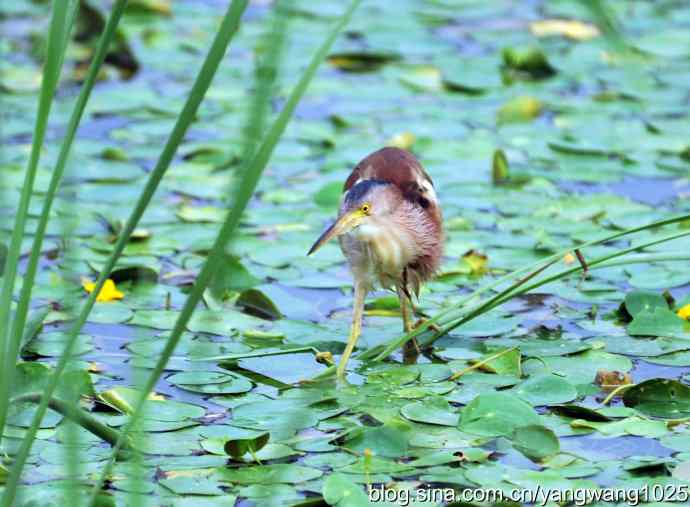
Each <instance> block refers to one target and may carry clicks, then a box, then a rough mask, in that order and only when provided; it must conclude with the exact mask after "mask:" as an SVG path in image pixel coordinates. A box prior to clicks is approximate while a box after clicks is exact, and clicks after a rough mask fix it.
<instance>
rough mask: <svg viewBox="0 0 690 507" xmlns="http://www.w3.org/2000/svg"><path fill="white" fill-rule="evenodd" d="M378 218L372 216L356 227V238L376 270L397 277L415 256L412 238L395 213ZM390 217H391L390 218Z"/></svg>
mask: <svg viewBox="0 0 690 507" xmlns="http://www.w3.org/2000/svg"><path fill="white" fill-rule="evenodd" d="M386 218H387V219H386V220H378V219H377V218H376V217H372V219H371V220H369V221H367V223H365V224H362V225H361V226H360V227H359V228H358V229H357V239H359V240H360V241H361V242H362V243H364V244H365V245H366V246H367V248H368V250H369V252H370V255H371V256H372V257H373V258H372V261H373V262H374V264H375V267H376V271H379V272H380V273H382V274H386V275H388V276H391V277H398V276H400V274H401V273H402V271H403V269H404V268H405V266H407V264H409V263H410V262H411V261H412V260H413V259H414V258H415V256H416V253H417V251H416V250H417V249H416V246H415V242H414V238H413V237H412V236H411V235H410V233H409V232H408V231H407V230H406V229H405V227H404V224H402V223H400V222H399V221H398V220H397V219H396V217H395V215H391V216H389V217H386ZM391 218H392V219H391Z"/></svg>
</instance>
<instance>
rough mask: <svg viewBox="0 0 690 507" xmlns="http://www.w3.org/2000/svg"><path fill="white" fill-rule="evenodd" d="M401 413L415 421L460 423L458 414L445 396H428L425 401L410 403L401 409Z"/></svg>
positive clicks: (447, 424)
mask: <svg viewBox="0 0 690 507" xmlns="http://www.w3.org/2000/svg"><path fill="white" fill-rule="evenodd" d="M400 413H401V414H402V415H403V416H405V417H406V418H407V419H409V420H410V421H415V422H421V423H427V424H439V425H441V426H457V424H458V414H457V413H456V412H455V411H453V410H452V408H451V406H450V405H449V404H448V402H447V401H446V400H444V399H443V398H427V399H425V400H424V401H417V402H413V403H408V404H407V405H404V406H403V407H402V408H401V409H400Z"/></svg>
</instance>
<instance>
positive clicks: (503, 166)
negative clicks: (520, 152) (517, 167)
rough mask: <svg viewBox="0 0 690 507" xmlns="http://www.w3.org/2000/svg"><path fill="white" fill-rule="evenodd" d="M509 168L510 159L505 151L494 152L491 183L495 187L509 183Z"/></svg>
mask: <svg viewBox="0 0 690 507" xmlns="http://www.w3.org/2000/svg"><path fill="white" fill-rule="evenodd" d="M508 176H509V168H508V159H507V158H506V154H505V152H504V151H503V150H496V151H494V156H493V159H492V163H491V181H492V182H493V184H494V185H500V184H502V183H505V182H506V181H508Z"/></svg>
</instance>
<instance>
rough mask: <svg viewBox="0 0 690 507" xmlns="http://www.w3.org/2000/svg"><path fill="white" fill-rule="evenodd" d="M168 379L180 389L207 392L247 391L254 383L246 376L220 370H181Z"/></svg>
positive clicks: (235, 392)
mask: <svg viewBox="0 0 690 507" xmlns="http://www.w3.org/2000/svg"><path fill="white" fill-rule="evenodd" d="M167 380H168V382H170V383H171V384H174V385H176V386H177V387H179V388H180V389H184V390H186V391H193V392H197V393H205V394H238V393H246V392H247V391H250V390H251V388H252V383H251V382H250V381H249V380H247V379H246V378H245V377H242V376H241V375H237V374H235V373H230V372H220V371H194V372H191V371H190V372H181V373H176V374H174V375H171V376H170V377H168V379H167Z"/></svg>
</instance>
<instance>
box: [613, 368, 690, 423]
mask: <svg viewBox="0 0 690 507" xmlns="http://www.w3.org/2000/svg"><path fill="white" fill-rule="evenodd" d="M623 402H624V403H625V405H626V406H628V407H634V408H635V409H637V410H639V411H640V412H642V413H644V414H646V415H650V416H652V417H663V418H669V419H680V418H682V417H689V416H690V387H688V386H687V385H685V384H683V383H681V382H678V381H677V380H669V379H660V378H657V379H649V380H645V381H644V382H642V383H640V384H636V385H635V386H633V387H631V388H630V389H627V390H626V391H625V394H624V395H623Z"/></svg>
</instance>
